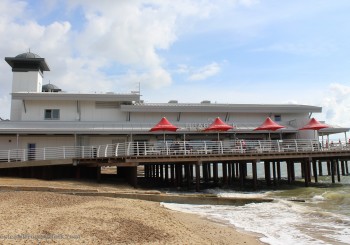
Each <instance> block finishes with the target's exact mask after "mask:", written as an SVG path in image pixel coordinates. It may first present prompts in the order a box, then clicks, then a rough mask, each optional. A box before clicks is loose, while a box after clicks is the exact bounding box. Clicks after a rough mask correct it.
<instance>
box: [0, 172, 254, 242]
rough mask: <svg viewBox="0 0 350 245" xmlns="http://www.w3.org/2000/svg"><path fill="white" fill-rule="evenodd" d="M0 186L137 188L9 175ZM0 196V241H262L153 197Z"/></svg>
mask: <svg viewBox="0 0 350 245" xmlns="http://www.w3.org/2000/svg"><path fill="white" fill-rule="evenodd" d="M1 186H26V187H28V186H29V187H31V186H32V187H36V186H41V187H57V188H73V187H74V188H81V189H86V188H90V189H91V188H97V191H98V188H100V189H103V190H104V191H106V190H109V191H113V190H119V191H128V190H129V191H135V190H134V189H132V188H129V187H127V186H124V187H120V188H116V187H113V186H108V185H99V186H98V185H97V184H94V183H90V184H87V183H79V182H78V183H77V182H69V181H68V182H67V181H62V182H60V181H42V180H34V179H11V178H1V179H0V187H1ZM0 200H1V202H0V210H1V211H0V228H1V229H0V243H1V244H261V242H259V240H258V237H256V236H255V235H254V234H246V233H241V232H239V231H237V230H235V229H234V228H232V227H228V226H226V225H224V224H220V223H215V222H213V221H210V220H208V219H205V218H202V217H200V216H197V215H194V214H185V213H182V212H177V211H172V210H169V209H166V208H165V207H162V206H161V205H160V204H159V203H157V202H150V201H144V200H132V199H126V198H109V197H96V196H75V195H69V194H64V193H55V192H48V191H11V190H6V189H2V191H0Z"/></svg>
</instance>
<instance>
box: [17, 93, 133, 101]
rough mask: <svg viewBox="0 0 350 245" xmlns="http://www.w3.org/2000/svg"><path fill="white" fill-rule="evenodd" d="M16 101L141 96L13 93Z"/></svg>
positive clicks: (108, 98)
mask: <svg viewBox="0 0 350 245" xmlns="http://www.w3.org/2000/svg"><path fill="white" fill-rule="evenodd" d="M11 95H12V99H14V100H40V101H43V100H46V101H61V100H64V101H69V100H70V101H89V100H90V101H139V100H140V95H139V94H134V93H130V94H114V93H105V94H97V93H96V94H95V93H94V94H79V93H65V92H57V93H41V92H39V93H37V92H29V93H28V92H17V93H12V94H11Z"/></svg>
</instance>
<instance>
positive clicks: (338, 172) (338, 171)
mask: <svg viewBox="0 0 350 245" xmlns="http://www.w3.org/2000/svg"><path fill="white" fill-rule="evenodd" d="M336 164H337V165H336V166H337V177H338V182H340V169H339V164H340V162H339V160H338V159H337V160H336Z"/></svg>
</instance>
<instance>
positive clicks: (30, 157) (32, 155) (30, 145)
mask: <svg viewBox="0 0 350 245" xmlns="http://www.w3.org/2000/svg"><path fill="white" fill-rule="evenodd" d="M35 148H36V144H35V143H28V156H27V157H28V161H31V160H35Z"/></svg>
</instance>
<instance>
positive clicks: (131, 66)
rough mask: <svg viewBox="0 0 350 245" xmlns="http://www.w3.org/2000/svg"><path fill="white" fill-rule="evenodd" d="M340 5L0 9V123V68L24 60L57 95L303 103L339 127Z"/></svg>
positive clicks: (347, 53)
mask: <svg viewBox="0 0 350 245" xmlns="http://www.w3.org/2000/svg"><path fill="white" fill-rule="evenodd" d="M349 11H350V1H348V0H308V1H305V0H283V1H281V0H216V1H211V0H177V1H173V0H148V1H144V0H115V1H112V0H98V1H97V0H66V1H65V0H41V1H39V0H27V1H18V0H1V1H0V44H1V45H0V56H1V57H3V60H2V62H0V73H1V77H0V86H1V90H0V117H1V118H3V119H8V118H9V114H10V100H11V95H10V93H11V82H12V72H11V68H10V66H9V65H8V64H7V63H6V62H5V60H4V58H5V57H15V56H16V55H18V54H21V53H25V52H28V50H29V49H30V51H31V52H33V53H36V54H38V55H39V56H41V57H43V58H45V60H46V62H47V63H48V65H49V67H50V70H51V71H49V72H45V74H44V81H43V84H47V83H52V84H55V85H56V86H58V87H59V88H61V89H62V90H64V91H66V92H80V93H85V92H89V93H95V92H96V93H105V92H115V93H126V92H130V91H135V90H138V88H139V86H140V88H141V94H142V99H143V100H144V101H145V102H148V103H151V102H164V103H166V102H168V101H169V100H178V101H179V102H183V103H198V102H201V101H203V100H210V101H211V102H212V103H233V104H254V103H257V104H289V103H292V104H306V105H314V106H322V107H323V112H322V113H321V114H314V115H313V116H315V117H316V118H317V119H319V120H325V121H326V123H329V124H334V125H339V126H346V127H349V126H350V120H349V119H350V59H349V57H350V25H349V23H350V15H349Z"/></svg>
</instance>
